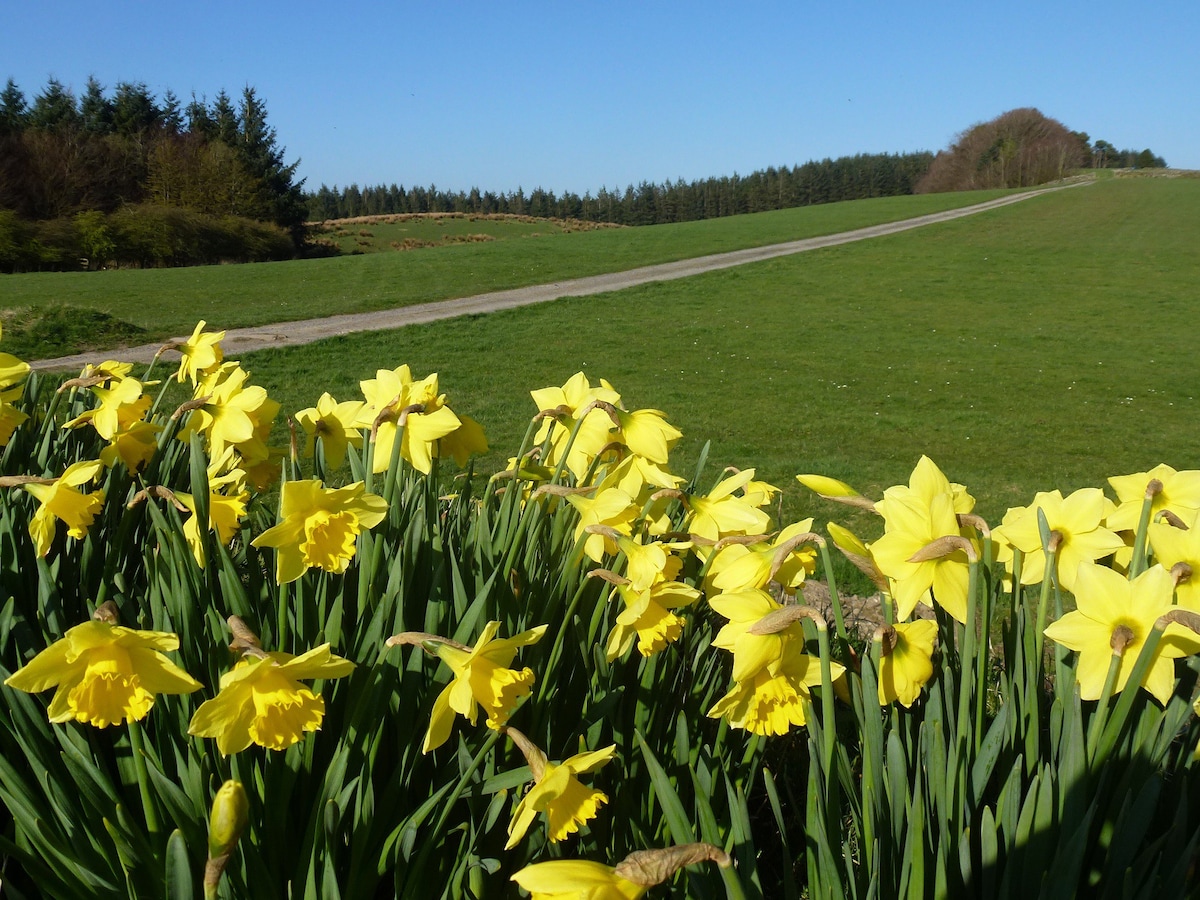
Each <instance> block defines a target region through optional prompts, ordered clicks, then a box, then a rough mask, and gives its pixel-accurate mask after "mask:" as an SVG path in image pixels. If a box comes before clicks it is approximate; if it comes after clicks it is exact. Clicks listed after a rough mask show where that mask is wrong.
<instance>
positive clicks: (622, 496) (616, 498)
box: [567, 488, 640, 562]
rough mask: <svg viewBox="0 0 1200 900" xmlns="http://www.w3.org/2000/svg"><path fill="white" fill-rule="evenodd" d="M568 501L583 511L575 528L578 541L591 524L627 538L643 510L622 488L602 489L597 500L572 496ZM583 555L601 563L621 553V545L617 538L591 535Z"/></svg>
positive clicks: (597, 495)
mask: <svg viewBox="0 0 1200 900" xmlns="http://www.w3.org/2000/svg"><path fill="white" fill-rule="evenodd" d="M567 502H568V503H570V504H571V505H572V506H573V507H575V509H576V510H578V511H579V522H578V523H577V524H576V525H575V540H577V541H578V540H579V539H581V538H583V536H584V534H585V533H586V531H587V527H588V526H589V525H605V526H607V527H609V528H611V529H613V530H614V531H617V532H620V533H621V534H626V535H627V534H629V532H630V530H631V529H632V527H633V522H634V520H635V519H636V518H637V517H638V512H639V511H640V510H639V509H638V506H637V504H636V503H635V502H634V500H633V498H632V497H630V496H629V495H628V494H626V493H625V492H624V491H623V490H621V489H620V488H605V489H604V490H599V491H597V492H596V496H595V497H587V496H584V495H582V494H570V495H568V497H567ZM583 552H584V553H586V554H587V555H588V557H589V558H590V559H592V560H594V561H595V562H600V561H601V560H602V559H604V554H606V553H616V552H617V544H616V541H615V540H614V539H613V538H611V537H606V536H605V535H603V534H588V535H587V537H586V538H585V539H584V543H583Z"/></svg>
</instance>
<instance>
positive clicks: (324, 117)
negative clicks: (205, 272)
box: [0, 0, 1200, 194]
mask: <svg viewBox="0 0 1200 900" xmlns="http://www.w3.org/2000/svg"><path fill="white" fill-rule="evenodd" d="M4 6H5V7H6V8H5V9H4V17H3V18H4V23H3V28H2V29H0V80H2V79H4V78H7V77H12V78H14V79H15V80H16V81H17V83H18V85H19V86H20V87H21V88H22V89H23V90H24V91H25V93H26V96H27V97H28V98H30V99H32V97H33V95H35V94H36V93H38V92H39V91H40V90H41V89H42V88H43V87H44V86H45V83H46V81H47V79H48V78H49V77H51V76H54V77H56V78H58V79H59V80H60V81H62V82H63V83H65V84H67V85H68V86H70V87H72V88H73V89H74V90H75V91H76V93H77V94H78V93H79V92H81V91H82V89H83V86H84V83H85V81H86V79H87V77H88V75H90V74H91V75H95V76H96V77H97V78H99V80H100V82H101V83H102V84H104V85H105V86H106V87H108V88H110V89H111V87H112V85H113V84H114V83H115V82H117V81H121V80H124V81H143V82H145V83H146V84H147V85H148V86H149V87H150V89H151V90H152V91H154V92H155V93H156V94H159V95H161V94H162V93H163V92H164V91H165V90H167V89H168V88H170V89H172V90H174V91H175V92H176V93H177V94H178V95H180V96H181V97H183V98H184V99H187V98H188V97H189V96H190V95H191V94H192V93H193V92H194V93H195V94H197V95H198V96H207V97H208V98H209V99H211V98H212V96H213V95H215V94H216V93H217V91H218V90H220V89H221V88H225V89H226V90H227V91H228V92H229V93H230V94H231V95H236V94H238V93H240V91H241V89H242V88H243V87H244V86H245V85H247V84H249V85H252V86H254V87H255V88H256V90H257V91H258V93H259V96H260V97H262V98H263V99H264V100H265V102H266V104H267V110H268V115H269V121H270V123H271V124H272V125H273V126H274V127H275V129H276V131H277V132H278V135H279V140H280V143H281V144H283V145H284V146H285V147H286V149H287V158H288V160H289V161H291V160H294V159H296V158H300V160H301V163H300V169H299V175H300V176H301V177H305V178H306V179H307V185H306V186H307V187H310V188H316V187H318V186H319V185H320V184H322V183H324V184H328V185H330V186H332V185H335V184H336V185H347V184H349V183H350V182H357V183H359V184H360V185H363V184H379V183H384V184H387V183H391V182H393V181H394V182H397V183H400V184H404V185H411V184H422V185H426V186H427V185H429V184H436V185H437V186H438V187H439V188H445V189H449V190H459V189H462V190H468V189H470V188H471V187H472V186H478V187H479V188H481V189H483V190H496V191H510V190H515V189H516V188H517V187H518V186H520V187H523V188H525V190H526V191H529V190H531V189H532V188H534V187H538V186H541V187H544V188H546V189H548V190H553V191H556V192H561V191H564V190H573V191H576V192H578V193H580V194H582V193H584V192H585V191H592V192H593V193H594V192H595V191H596V190H597V189H598V188H599V187H600V186H602V185H604V186H607V187H609V188H614V187H616V188H623V187H624V186H625V185H626V184H629V183H635V184H636V183H637V182H640V181H643V180H646V181H651V182H661V181H666V180H674V179H676V178H683V179H685V180H691V179H694V178H704V177H707V176H710V175H728V174H732V173H734V172H740V173H748V172H751V171H753V170H755V169H761V168H765V167H767V166H769V165H796V164H799V163H803V162H805V161H807V160H809V159H820V158H822V157H826V156H830V157H837V156H841V155H844V154H853V153H881V152H905V151H912V150H924V149H928V150H938V149H941V148H944V147H945V146H947V145H948V144H949V142H950V141H951V140H952V139H953V138H954V136H955V135H956V134H957V133H959V132H960V131H962V130H963V129H965V128H967V127H969V126H970V125H972V124H974V123H976V122H980V121H984V120H986V119H990V118H992V117H994V116H996V115H998V114H999V113H1001V112H1004V111H1005V110H1008V109H1012V108H1014V107H1020V106H1035V107H1037V108H1038V109H1040V110H1041V111H1042V112H1044V113H1045V114H1046V115H1049V116H1052V117H1054V118H1056V119H1058V120H1060V121H1061V122H1063V124H1065V125H1066V126H1067V127H1068V128H1071V129H1073V130H1080V131H1087V132H1088V133H1089V134H1090V135H1091V136H1092V138H1093V139H1095V138H1104V139H1105V140H1108V141H1110V142H1111V143H1113V144H1115V145H1117V146H1118V147H1135V148H1137V149H1141V148H1143V147H1149V148H1151V149H1152V150H1153V151H1154V152H1155V153H1157V154H1159V155H1161V156H1164V157H1165V158H1166V159H1167V162H1168V163H1169V164H1171V165H1173V166H1178V167H1181V168H1194V169H1200V96H1198V95H1200V54H1198V53H1197V52H1196V45H1197V43H1200V3H1197V2H1196V0H1160V2H1159V3H1157V4H1154V5H1152V6H1150V7H1147V6H1145V5H1140V6H1139V5H1137V4H1131V3H1128V2H1126V0H1123V2H1112V0H1091V2H1054V0H1041V2H1027V0H1008V2H1006V3H995V4H985V3H973V2H962V0H959V2H909V3H898V2H895V0H887V2H873V0H872V2H866V0H861V2H855V0H842V2H830V0H824V2H820V3H810V2H790V3H788V2H778V3H774V2H772V3H716V2H703V0H693V2H688V3H682V2H681V3H675V2H652V0H643V2H613V3H603V4H601V3H590V2H560V3H548V2H545V3H543V2H528V3H475V2H458V3H454V2H443V3H431V2H425V3H411V2H393V3H383V2H373V0H349V2H346V3H333V2H329V0H324V2H320V3H317V2H308V0H291V2H287V3H275V2H270V3H267V2H254V0H243V2H237V3H235V2H227V0H213V2H205V3H187V4H183V3H178V4H177V3H172V2H159V3H155V2H149V0H142V2H129V0H110V2H105V3H102V4H97V3H95V2H76V0H55V2H40V3H38V2H17V0H8V2H6V3H5V4H4Z"/></svg>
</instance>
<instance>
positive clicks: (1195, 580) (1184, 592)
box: [1147, 522, 1200, 612]
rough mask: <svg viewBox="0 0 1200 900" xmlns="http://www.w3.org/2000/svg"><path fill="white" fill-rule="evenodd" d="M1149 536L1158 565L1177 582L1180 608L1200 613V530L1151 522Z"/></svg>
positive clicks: (1176, 589)
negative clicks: (1168, 572)
mask: <svg viewBox="0 0 1200 900" xmlns="http://www.w3.org/2000/svg"><path fill="white" fill-rule="evenodd" d="M1147 534H1148V537H1149V540H1150V548H1151V549H1152V550H1153V551H1154V559H1155V561H1156V562H1158V563H1159V564H1160V565H1161V566H1162V567H1163V568H1164V569H1167V570H1168V571H1170V572H1171V573H1172V575H1173V576H1174V578H1175V593H1176V597H1177V599H1178V601H1179V605H1180V606H1183V607H1186V608H1187V609H1190V610H1193V611H1195V612H1200V528H1196V527H1192V528H1186V529H1184V528H1176V527H1175V526H1174V525H1168V524H1167V523H1166V522H1151V523H1150V527H1149V529H1148V532H1147Z"/></svg>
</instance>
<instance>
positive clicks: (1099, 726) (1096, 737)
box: [1087, 653, 1136, 758]
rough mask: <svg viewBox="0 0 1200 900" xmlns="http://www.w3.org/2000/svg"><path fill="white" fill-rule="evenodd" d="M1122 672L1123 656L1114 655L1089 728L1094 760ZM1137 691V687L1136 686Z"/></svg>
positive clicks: (1089, 751)
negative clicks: (1110, 702)
mask: <svg viewBox="0 0 1200 900" xmlns="http://www.w3.org/2000/svg"><path fill="white" fill-rule="evenodd" d="M1120 671H1121V654H1120V653H1113V655H1112V659H1111V660H1109V663H1108V673H1107V674H1106V675H1105V676H1104V687H1103V688H1102V689H1101V690H1100V699H1099V701H1097V703H1096V711H1095V712H1094V713H1093V714H1092V722H1091V725H1090V726H1089V728H1088V742H1087V749H1088V757H1089V758H1094V757H1095V754H1096V750H1097V749H1098V747H1099V743H1100V735H1102V734H1103V733H1104V723H1105V722H1106V721H1107V720H1108V704H1109V701H1110V700H1111V699H1112V695H1113V690H1114V689H1115V688H1116V686H1117V675H1118V674H1119V673H1120ZM1135 690H1136V686H1135Z"/></svg>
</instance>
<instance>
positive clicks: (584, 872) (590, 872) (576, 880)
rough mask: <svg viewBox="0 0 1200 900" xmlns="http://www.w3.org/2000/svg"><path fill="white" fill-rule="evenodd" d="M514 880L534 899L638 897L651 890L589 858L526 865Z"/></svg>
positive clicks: (621, 899) (633, 899)
mask: <svg viewBox="0 0 1200 900" xmlns="http://www.w3.org/2000/svg"><path fill="white" fill-rule="evenodd" d="M512 880H513V881H515V882H516V883H517V884H519V885H520V886H521V887H523V888H525V890H527V891H529V893H530V894H531V895H532V897H531V900H638V898H639V897H641V896H642V895H644V894H645V893H646V891H648V890H649V889H650V886H649V885H643V884H635V883H634V882H632V881H629V880H628V879H625V878H622V877H621V876H620V875H618V874H617V871H616V869H614V868H613V867H612V866H606V865H603V864H601V863H597V862H590V861H588V860H586V859H552V860H549V861H547V862H540V863H534V864H533V865H532V866H526V867H525V868H523V869H522V870H521V871H519V872H517V873H516V874H515V875H513V876H512Z"/></svg>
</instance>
